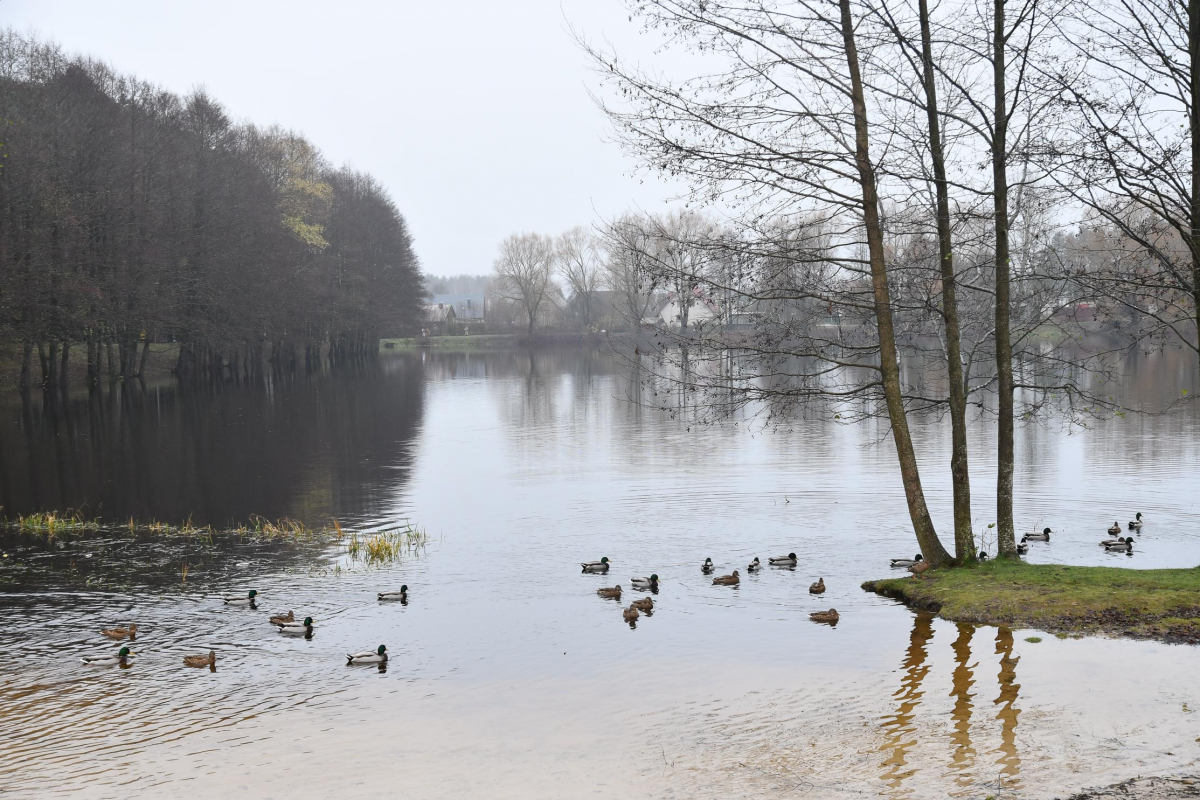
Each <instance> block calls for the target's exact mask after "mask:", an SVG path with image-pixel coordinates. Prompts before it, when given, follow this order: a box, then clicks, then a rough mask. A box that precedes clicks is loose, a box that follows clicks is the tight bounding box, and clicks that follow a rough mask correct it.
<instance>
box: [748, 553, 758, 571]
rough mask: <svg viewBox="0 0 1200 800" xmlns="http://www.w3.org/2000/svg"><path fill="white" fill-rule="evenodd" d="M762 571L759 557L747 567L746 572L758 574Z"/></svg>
mask: <svg viewBox="0 0 1200 800" xmlns="http://www.w3.org/2000/svg"><path fill="white" fill-rule="evenodd" d="M760 569H762V562H761V561H759V560H758V556H755V557H754V560H753V561H751V562H750V563H749V564H748V565H746V572H758V571H759V570H760Z"/></svg>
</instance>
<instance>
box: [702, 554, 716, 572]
mask: <svg viewBox="0 0 1200 800" xmlns="http://www.w3.org/2000/svg"><path fill="white" fill-rule="evenodd" d="M716 569H717V568H716V567H715V566H714V565H713V562H712V559H711V558H706V559H704V563H703V564H701V565H700V571H701V572H703V573H704V574H705V575H711V574H713V572H715V571H716Z"/></svg>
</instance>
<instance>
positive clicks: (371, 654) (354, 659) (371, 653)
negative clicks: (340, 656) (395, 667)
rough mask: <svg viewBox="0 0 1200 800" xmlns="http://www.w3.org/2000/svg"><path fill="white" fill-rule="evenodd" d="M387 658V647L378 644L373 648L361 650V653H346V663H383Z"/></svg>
mask: <svg viewBox="0 0 1200 800" xmlns="http://www.w3.org/2000/svg"><path fill="white" fill-rule="evenodd" d="M387 660H388V654H387V647H385V646H384V645H379V647H377V648H376V649H374V650H363V651H362V652H361V653H347V654H346V663H347V664H385V663H387Z"/></svg>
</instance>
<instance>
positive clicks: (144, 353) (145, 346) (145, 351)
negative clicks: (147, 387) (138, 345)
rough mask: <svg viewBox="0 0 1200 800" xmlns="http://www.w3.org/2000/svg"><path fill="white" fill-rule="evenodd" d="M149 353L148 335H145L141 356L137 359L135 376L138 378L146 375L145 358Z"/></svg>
mask: <svg viewBox="0 0 1200 800" xmlns="http://www.w3.org/2000/svg"><path fill="white" fill-rule="evenodd" d="M149 355H150V337H149V336H147V337H146V341H144V342H142V356H141V358H139V359H138V368H137V376H138V377H139V378H144V377H146V358H147V357H148V356H149Z"/></svg>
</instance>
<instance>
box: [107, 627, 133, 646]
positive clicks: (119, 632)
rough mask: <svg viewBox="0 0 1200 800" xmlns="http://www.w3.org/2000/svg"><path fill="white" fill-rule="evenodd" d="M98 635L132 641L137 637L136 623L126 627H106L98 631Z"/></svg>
mask: <svg viewBox="0 0 1200 800" xmlns="http://www.w3.org/2000/svg"><path fill="white" fill-rule="evenodd" d="M100 635H101V636H107V637H108V638H110V639H128V640H129V641H131V642H132V641H133V640H134V639H136V638H137V625H136V624H135V625H130V626H129V627H128V628H108V629H106V630H102V631H100Z"/></svg>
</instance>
